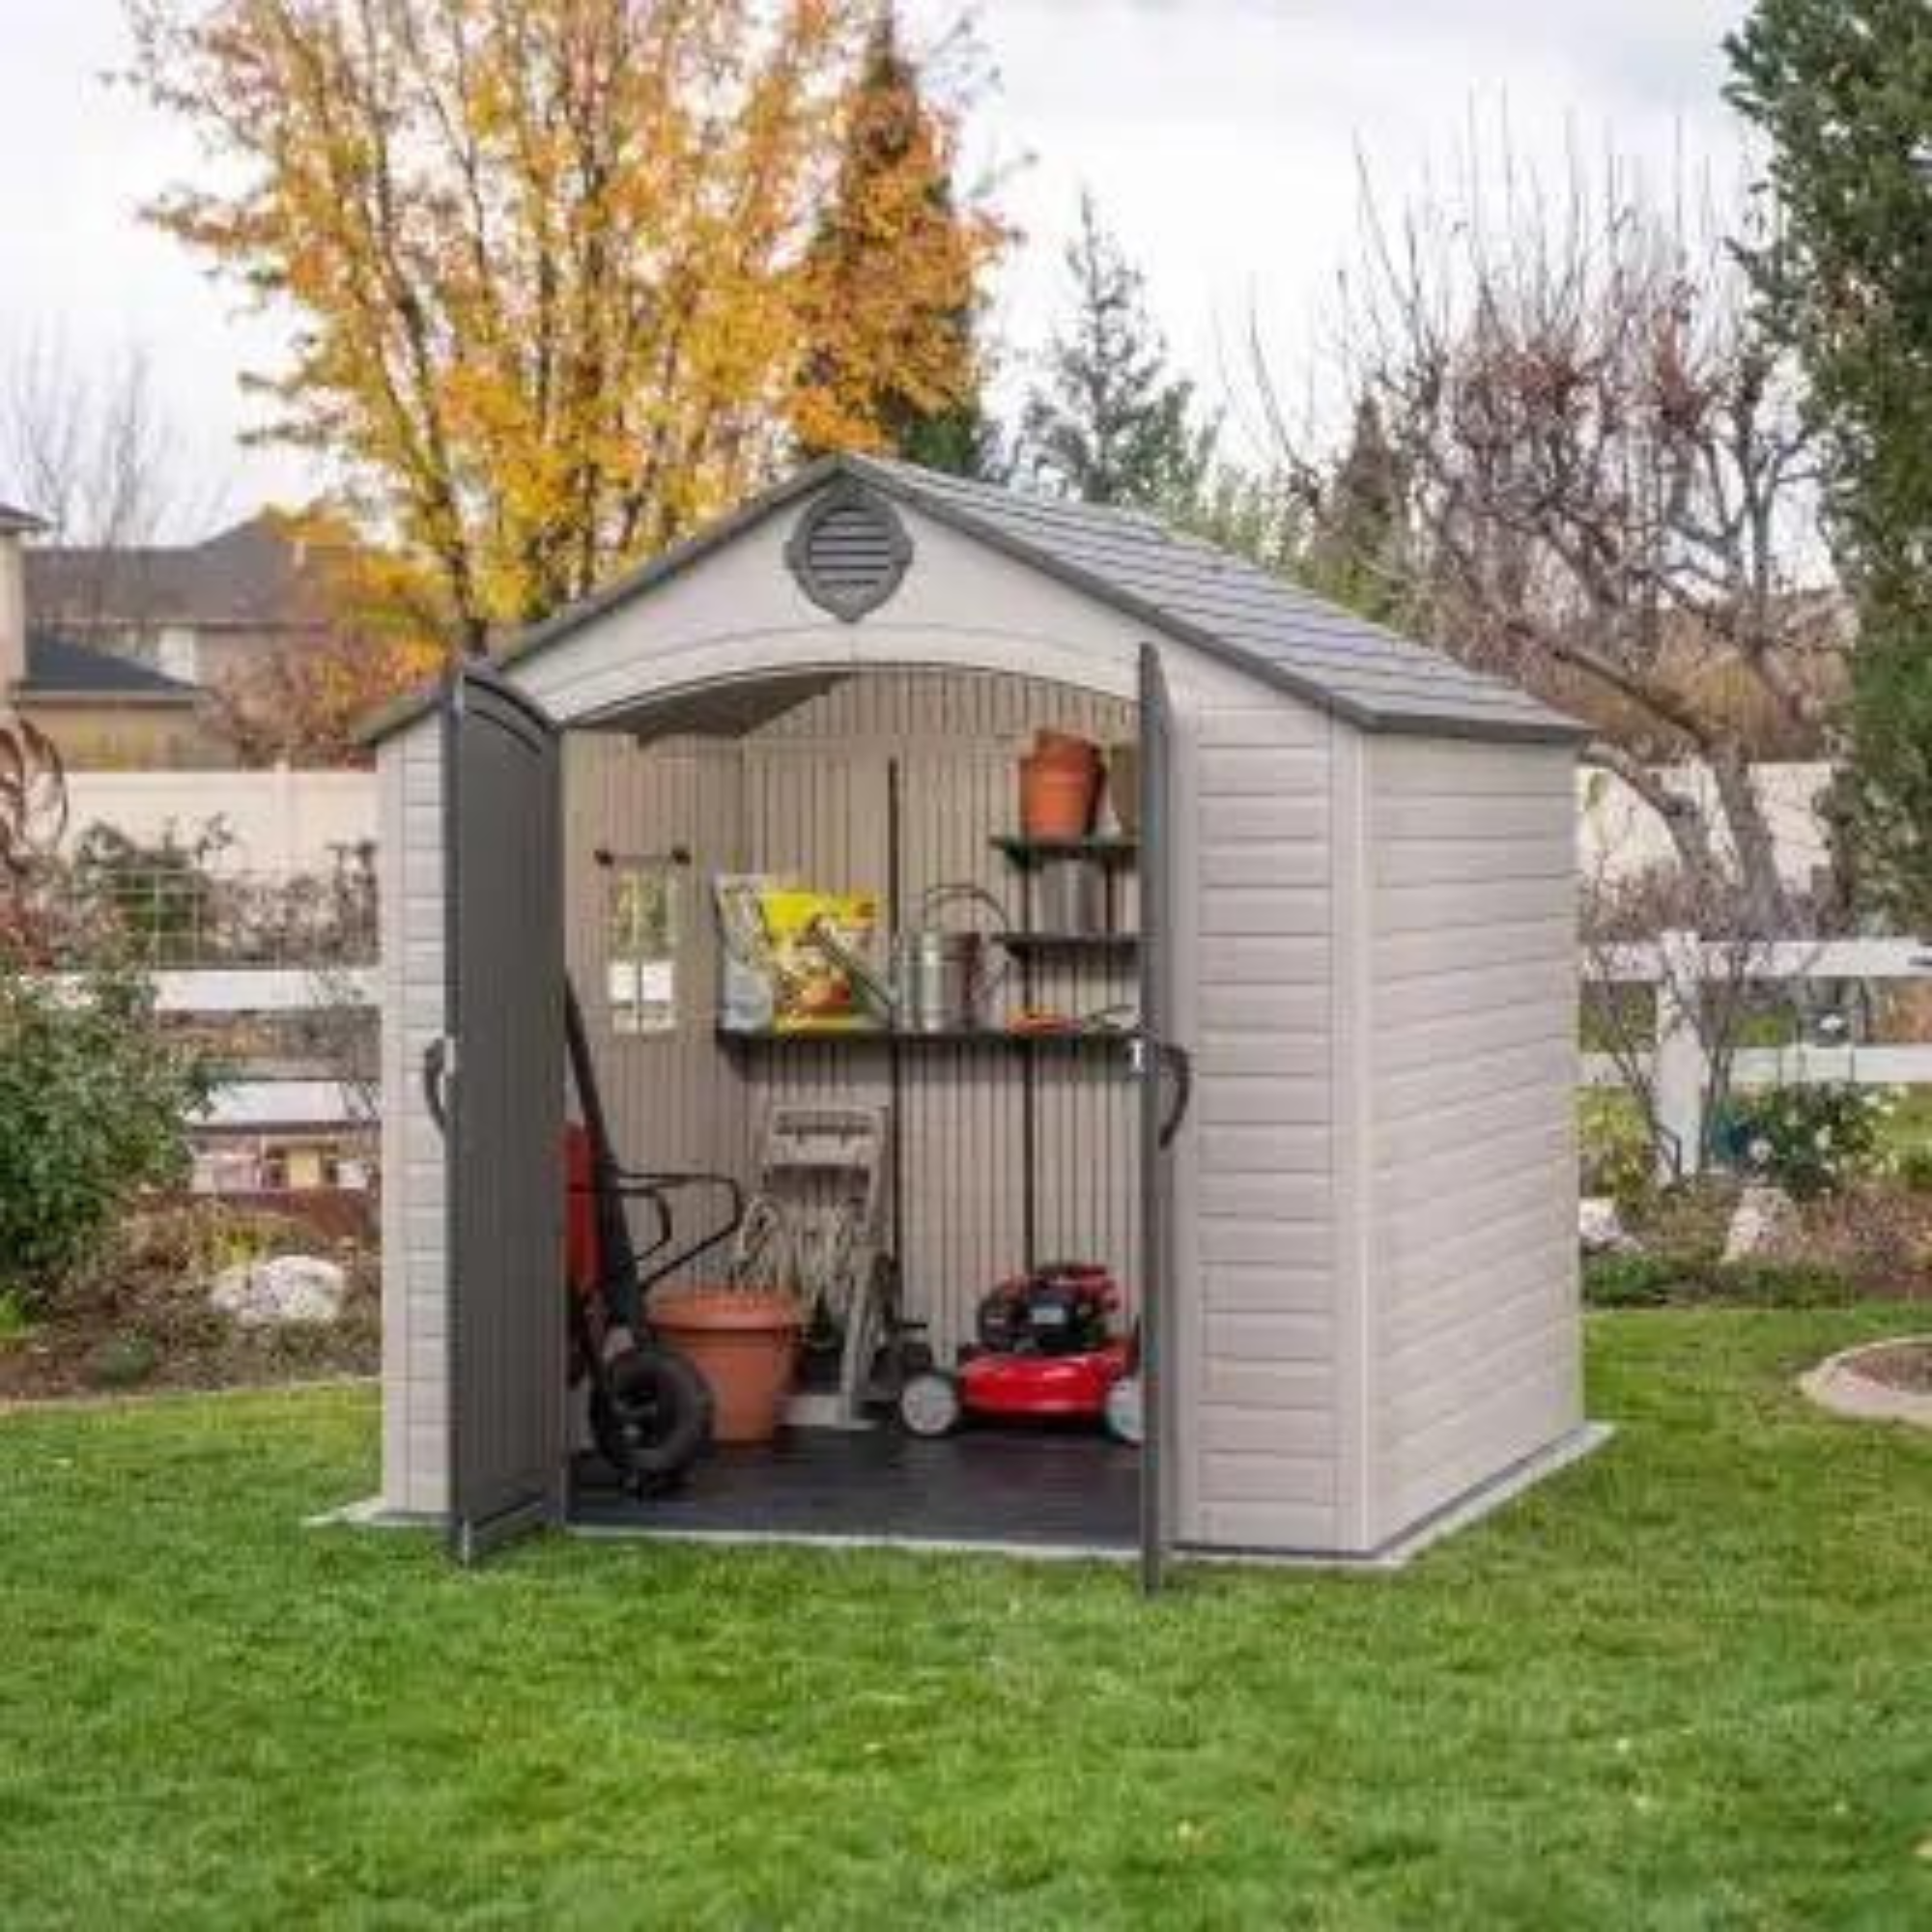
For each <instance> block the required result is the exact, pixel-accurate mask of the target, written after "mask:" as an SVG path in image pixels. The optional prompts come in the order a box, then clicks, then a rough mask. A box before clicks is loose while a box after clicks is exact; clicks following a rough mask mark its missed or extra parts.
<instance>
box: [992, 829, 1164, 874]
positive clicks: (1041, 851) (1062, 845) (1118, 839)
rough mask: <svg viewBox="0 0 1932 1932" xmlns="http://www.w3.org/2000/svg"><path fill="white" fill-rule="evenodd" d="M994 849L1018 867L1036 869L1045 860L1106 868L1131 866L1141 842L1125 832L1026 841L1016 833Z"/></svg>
mask: <svg viewBox="0 0 1932 1932" xmlns="http://www.w3.org/2000/svg"><path fill="white" fill-rule="evenodd" d="M993 846H994V849H995V850H996V851H1000V852H1004V853H1005V854H1006V855H1007V857H1008V858H1009V859H1010V860H1011V861H1012V862H1013V864H1014V865H1016V866H1037V865H1038V864H1039V863H1040V861H1041V860H1043V859H1097V860H1099V861H1100V863H1101V864H1102V865H1106V866H1130V865H1132V864H1133V861H1134V858H1135V856H1136V855H1137V854H1138V853H1139V851H1140V849H1141V841H1140V840H1139V839H1138V838H1128V837H1127V836H1126V835H1125V834H1124V833H1108V832H1096V833H1094V834H1093V835H1091V836H1090V837H1088V838H1021V837H1019V835H1018V834H1016V833H1001V834H999V835H998V836H996V837H995V838H994V839H993Z"/></svg>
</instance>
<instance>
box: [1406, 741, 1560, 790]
mask: <svg viewBox="0 0 1932 1932" xmlns="http://www.w3.org/2000/svg"><path fill="white" fill-rule="evenodd" d="M1382 743H1383V744H1384V745H1388V744H1393V743H1394V741H1393V740H1388V739H1385V740H1383V741H1382ZM1379 749H1380V747H1378V750H1379ZM1576 764H1577V761H1576V754H1575V753H1572V752H1569V751H1556V750H1548V751H1539V750H1535V749H1531V748H1527V747H1518V748H1514V749H1512V750H1510V751H1508V752H1498V751H1497V749H1496V748H1495V747H1494V746H1492V745H1456V744H1451V743H1449V742H1448V741H1447V740H1434V741H1430V742H1428V743H1424V742H1423V741H1421V740H1411V741H1410V742H1409V743H1407V744H1405V745H1403V746H1401V747H1400V748H1399V753H1398V754H1397V755H1393V756H1385V757H1378V758H1377V760H1376V770H1375V794H1376V796H1377V798H1378V799H1383V798H1417V797H1422V798H1437V799H1442V800H1444V801H1447V802H1450V803H1456V802H1460V801H1462V800H1463V799H1467V798H1472V797H1476V798H1495V797H1502V796H1510V795H1516V796H1527V797H1547V796H1549V795H1551V794H1554V795H1556V796H1559V797H1562V798H1565V799H1569V798H1573V797H1574V796H1575V794H1576V783H1577V780H1576Z"/></svg>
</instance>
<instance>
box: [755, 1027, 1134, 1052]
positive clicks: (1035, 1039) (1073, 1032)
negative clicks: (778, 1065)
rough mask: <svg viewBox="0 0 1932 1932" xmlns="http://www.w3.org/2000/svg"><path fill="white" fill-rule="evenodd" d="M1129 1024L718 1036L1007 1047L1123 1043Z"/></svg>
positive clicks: (772, 1041) (786, 1042)
mask: <svg viewBox="0 0 1932 1932" xmlns="http://www.w3.org/2000/svg"><path fill="white" fill-rule="evenodd" d="M718 1037H719V1039H720V1041H721V1042H723V1043H724V1044H725V1045H726V1046H743V1047H754V1046H755V1047H771V1046H776V1047H789V1046H832V1047H846V1048H852V1047H868V1046H910V1047H922V1046H924V1047H937V1046H1005V1047H1029V1046H1047V1047H1094V1046H1099V1047H1112V1046H1123V1045H1124V1044H1126V1042H1127V1041H1129V1040H1130V1039H1132V1038H1133V1037H1134V1036H1133V1034H1132V1032H1131V1031H1130V1030H1128V1029H1126V1028H1114V1027H1066V1028H1064V1029H1062V1030H1061V1031H1059V1032H1055V1033H1013V1032H1010V1031H1009V1030H1008V1029H1007V1028H1005V1027H954V1028H952V1029H950V1030H949V1031H947V1032H945V1033H910V1032H908V1033H888V1032H887V1031H886V1030H885V1029H884V1028H883V1027H868V1028H864V1029H855V1030H853V1031H852V1032H850V1033H799V1032H793V1031H785V1032H780V1031H778V1030H776V1029H774V1030H771V1031H768V1032H760V1033H741V1032H737V1031H735V1030H734V1029H732V1028H728V1027H720V1028H719V1029H718Z"/></svg>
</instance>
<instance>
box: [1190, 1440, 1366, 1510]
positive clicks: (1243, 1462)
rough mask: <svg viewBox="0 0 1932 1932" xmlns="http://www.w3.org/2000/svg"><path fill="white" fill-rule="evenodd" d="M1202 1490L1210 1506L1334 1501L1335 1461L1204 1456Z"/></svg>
mask: <svg viewBox="0 0 1932 1932" xmlns="http://www.w3.org/2000/svg"><path fill="white" fill-rule="evenodd" d="M1201 1492H1202V1495H1203V1497H1204V1498H1205V1499H1206V1500H1207V1502H1208V1506H1209V1507H1213V1506H1215V1505H1218V1504H1225V1503H1274V1504H1279V1503H1332V1502H1333V1501H1334V1497H1335V1464H1334V1463H1333V1462H1332V1461H1331V1460H1330V1459H1329V1458H1327V1457H1325V1456H1259V1455H1240V1456H1231V1455H1225V1454H1221V1453H1218V1452H1210V1453H1208V1455H1205V1456H1203V1457H1202V1459H1201Z"/></svg>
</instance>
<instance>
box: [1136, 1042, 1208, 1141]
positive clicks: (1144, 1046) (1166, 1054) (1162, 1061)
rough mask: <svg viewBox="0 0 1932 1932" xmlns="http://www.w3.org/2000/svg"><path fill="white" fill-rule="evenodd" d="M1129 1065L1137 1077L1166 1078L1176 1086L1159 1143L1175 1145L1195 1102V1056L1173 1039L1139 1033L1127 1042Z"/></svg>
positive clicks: (1156, 1138) (1158, 1138)
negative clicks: (1176, 1138)
mask: <svg viewBox="0 0 1932 1932" xmlns="http://www.w3.org/2000/svg"><path fill="white" fill-rule="evenodd" d="M1127 1065H1128V1068H1129V1070H1130V1071H1131V1072H1132V1073H1133V1076H1134V1078H1135V1079H1137V1080H1166V1081H1171V1082H1172V1083H1173V1087H1174V1098H1173V1100H1172V1101H1171V1102H1170V1103H1169V1105H1168V1109H1167V1112H1166V1113H1165V1114H1164V1115H1163V1116H1162V1117H1161V1122H1160V1128H1159V1131H1158V1132H1157V1133H1156V1135H1155V1137H1154V1138H1155V1143H1156V1145H1157V1146H1159V1147H1160V1148H1162V1149H1167V1148H1170V1147H1172V1146H1173V1145H1174V1142H1175V1137H1176V1135H1178V1134H1179V1132H1180V1129H1181V1127H1182V1126H1183V1125H1184V1124H1185V1122H1186V1120H1187V1115H1188V1112H1189V1110H1190V1109H1191V1108H1192V1107H1193V1105H1194V1056H1193V1055H1192V1054H1191V1053H1189V1052H1188V1050H1187V1049H1186V1048H1185V1047H1184V1046H1176V1045H1175V1044H1174V1042H1173V1041H1172V1040H1166V1039H1154V1038H1152V1037H1151V1036H1150V1035H1148V1034H1144V1033H1142V1034H1136V1035H1135V1036H1134V1037H1133V1038H1132V1039H1130V1040H1129V1041H1128V1042H1127Z"/></svg>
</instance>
